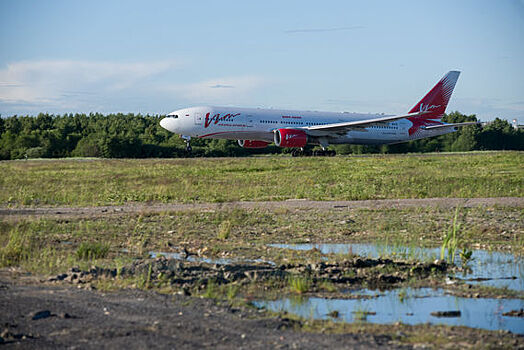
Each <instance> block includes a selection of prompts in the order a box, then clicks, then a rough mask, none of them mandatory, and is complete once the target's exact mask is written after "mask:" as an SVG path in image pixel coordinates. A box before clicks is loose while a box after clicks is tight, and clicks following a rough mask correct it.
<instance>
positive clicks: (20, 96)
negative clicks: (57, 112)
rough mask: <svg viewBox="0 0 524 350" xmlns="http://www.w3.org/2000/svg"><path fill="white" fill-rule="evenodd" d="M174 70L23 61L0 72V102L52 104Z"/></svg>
mask: <svg viewBox="0 0 524 350" xmlns="http://www.w3.org/2000/svg"><path fill="white" fill-rule="evenodd" d="M174 67H176V63H175V62H172V61H161V62H138V63H116V62H90V61H71V60H60V61H22V62H15V63H12V64H8V65H7V67H6V68H4V69H1V70H0V102H2V103H16V104H20V103H28V104H35V103H36V104H53V103H66V104H67V103H68V102H73V99H72V98H71V97H72V96H78V95H89V94H98V95H105V94H108V93H113V92H118V91H122V90H125V89H129V88H132V87H134V86H135V85H137V84H139V83H140V82H141V81H142V80H144V79H148V78H150V77H152V76H154V75H157V74H159V73H162V72H165V71H168V70H170V69H172V68H174Z"/></svg>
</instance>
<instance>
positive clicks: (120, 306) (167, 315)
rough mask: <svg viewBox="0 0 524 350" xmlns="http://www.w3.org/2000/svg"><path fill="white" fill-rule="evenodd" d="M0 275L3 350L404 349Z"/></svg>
mask: <svg viewBox="0 0 524 350" xmlns="http://www.w3.org/2000/svg"><path fill="white" fill-rule="evenodd" d="M15 277H16V276H14V274H13V273H12V272H9V271H7V270H3V271H1V273H0V321H1V326H2V327H3V332H2V333H1V337H2V338H1V339H0V342H2V345H3V347H4V348H6V349H7V348H11V347H13V348H15V347H16V348H39V349H46V348H53V349H56V348H85V349H90V348H92V349H100V348H122V347H126V348H128V349H145V348H180V349H201V348H214V349H232V348H238V349H267V348H274V349H290V348H291V349H295V348H300V349H319V348H330V349H347V348H353V349H381V348H388V349H408V348H411V347H410V346H404V345H400V344H397V343H396V342H395V341H394V340H393V339H392V337H390V336H386V335H378V336H375V335H371V334H330V335H321V336H319V334H315V333H307V332H302V331H298V330H294V328H295V326H296V323H297V322H299V321H293V320H290V319H287V318H282V317H275V316H268V315H266V314H265V313H264V312H262V311H259V310H256V309H254V308H248V307H232V306H230V305H228V304H227V303H224V302H222V303H220V302H216V301H214V300H211V299H203V298H195V297H190V296H184V295H178V294H177V295H163V294H158V293H154V292H146V291H140V290H136V289H133V290H120V291H118V292H111V293H101V292H98V291H94V290H89V289H84V288H77V287H76V286H72V285H67V284H64V283H60V284H55V285H49V284H42V283H40V282H39V281H37V280H35V279H33V278H28V277H25V278H24V277H17V278H15Z"/></svg>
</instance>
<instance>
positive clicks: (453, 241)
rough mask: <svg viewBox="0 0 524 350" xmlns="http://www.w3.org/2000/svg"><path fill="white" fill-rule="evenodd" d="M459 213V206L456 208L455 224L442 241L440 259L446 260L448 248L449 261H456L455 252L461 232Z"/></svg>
mask: <svg viewBox="0 0 524 350" xmlns="http://www.w3.org/2000/svg"><path fill="white" fill-rule="evenodd" d="M458 214H459V207H457V209H456V210H455V216H454V218H453V224H452V225H451V227H450V228H449V230H448V232H447V234H446V237H444V241H443V242H442V247H441V249H440V259H441V260H444V257H445V253H446V249H447V251H448V261H449V262H450V263H452V264H454V263H455V253H456V251H457V248H458V244H459V237H458V236H459V234H460V223H458Z"/></svg>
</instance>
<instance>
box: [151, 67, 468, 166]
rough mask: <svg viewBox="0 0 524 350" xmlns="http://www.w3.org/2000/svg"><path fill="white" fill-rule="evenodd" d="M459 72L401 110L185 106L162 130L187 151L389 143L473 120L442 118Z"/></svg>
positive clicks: (163, 122) (447, 130) (301, 150)
mask: <svg viewBox="0 0 524 350" xmlns="http://www.w3.org/2000/svg"><path fill="white" fill-rule="evenodd" d="M459 75H460V72H459V71H450V72H448V73H447V74H446V75H445V76H444V77H443V78H442V79H441V80H440V81H439V82H438V83H437V84H436V85H435V86H434V87H433V88H432V89H431V90H430V91H429V92H428V93H427V94H426V95H425V96H424V97H423V98H422V99H421V100H420V101H419V102H418V103H417V104H415V106H413V108H411V109H410V110H409V112H408V113H407V114H402V115H384V114H359V113H348V112H343V113H336V112H316V111H294V110H279V109H261V108H239V107H210V106H204V107H190V108H184V109H179V110H176V111H174V112H171V113H169V114H168V115H167V116H166V117H165V118H163V119H162V120H161V121H160V126H162V127H163V128H164V129H166V130H168V131H170V132H173V133H176V134H180V135H181V136H182V138H183V139H184V140H185V142H186V149H187V151H188V152H191V145H190V140H191V138H201V139H228V140H238V144H239V145H240V146H241V147H244V148H264V147H267V146H268V145H269V144H270V143H271V142H274V143H275V145H276V146H278V147H283V148H293V149H294V150H293V151H292V155H293V156H298V155H303V154H304V147H305V146H306V145H307V144H313V145H320V147H321V149H322V150H321V151H318V152H316V153H315V155H329V156H333V155H335V152H334V151H332V150H327V148H328V146H329V145H332V144H345V143H349V144H364V145H368V144H374V145H377V144H395V143H401V142H407V141H411V140H417V139H422V138H426V137H433V136H439V135H444V134H447V133H451V132H455V131H457V130H458V128H459V127H460V126H464V125H471V124H477V122H465V123H454V124H449V123H443V122H441V121H440V119H441V118H442V117H443V115H444V112H445V111H446V107H447V105H448V102H449V99H450V97H451V94H452V92H453V89H454V87H455V84H456V82H457V79H458V77H459Z"/></svg>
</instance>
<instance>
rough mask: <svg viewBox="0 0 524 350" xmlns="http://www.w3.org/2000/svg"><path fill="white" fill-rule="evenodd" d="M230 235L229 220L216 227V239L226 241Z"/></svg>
mask: <svg viewBox="0 0 524 350" xmlns="http://www.w3.org/2000/svg"><path fill="white" fill-rule="evenodd" d="M230 234H231V221H229V220H224V221H222V223H221V224H220V226H218V234H217V236H218V238H220V239H222V240H226V239H228V238H229V235H230Z"/></svg>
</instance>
